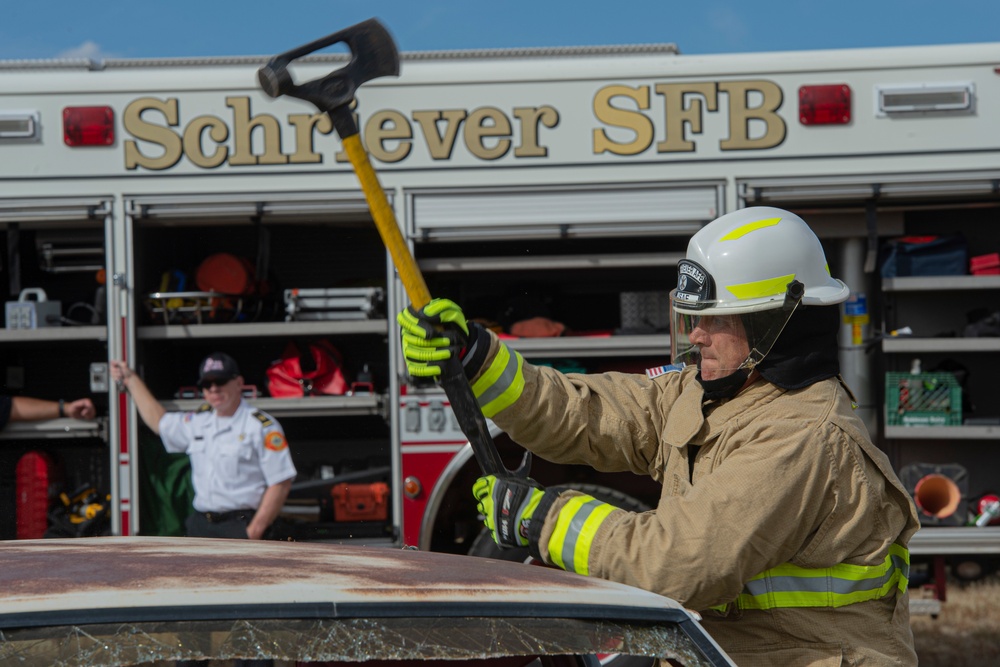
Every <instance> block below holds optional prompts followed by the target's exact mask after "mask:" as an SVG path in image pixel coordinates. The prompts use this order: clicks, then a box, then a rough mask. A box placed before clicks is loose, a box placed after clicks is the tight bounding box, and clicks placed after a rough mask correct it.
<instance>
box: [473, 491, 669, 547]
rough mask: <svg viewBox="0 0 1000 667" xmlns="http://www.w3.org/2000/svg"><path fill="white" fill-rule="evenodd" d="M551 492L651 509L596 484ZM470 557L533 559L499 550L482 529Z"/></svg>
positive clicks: (631, 508) (637, 509)
mask: <svg viewBox="0 0 1000 667" xmlns="http://www.w3.org/2000/svg"><path fill="white" fill-rule="evenodd" d="M549 488H550V489H552V490H553V491H567V490H569V489H573V490H574V491H579V492H580V493H586V494H587V495H588V496H593V497H594V498H597V499H598V500H601V501H603V502H606V503H609V504H611V505H614V506H615V507H619V508H621V509H623V510H628V511H629V512H648V511H649V510H650V509H652V508H651V507H650V506H649V505H647V504H646V503H644V502H642V501H641V500H639V499H638V498H633V497H632V496H630V495H628V494H625V493H622V492H621V491H616V490H615V489H612V488H609V487H606V486H599V485H597V484H572V483H570V484H559V485H556V486H552V487H549ZM469 555H470V556H478V557H480V558H493V559H496V560H509V561H514V562H518V563H527V562H531V561H533V560H534V559H533V558H532V557H531V556H530V555H529V554H528V549H527V548H525V549H501V548H500V547H498V546H497V543H496V542H494V541H493V536H492V535H491V534H490V531H489V530H487V529H486V528H483V529H482V530H481V531H480V533H479V535H477V536H476V539H475V540H473V542H472V546H471V547H469Z"/></svg>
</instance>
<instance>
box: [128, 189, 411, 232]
mask: <svg viewBox="0 0 1000 667" xmlns="http://www.w3.org/2000/svg"><path fill="white" fill-rule="evenodd" d="M389 201H390V203H391V201H392V197H391V194H390V195H389ZM129 212H130V213H131V215H132V217H133V218H134V219H136V220H141V221H143V222H148V223H157V222H159V223H162V224H168V225H181V224H185V223H187V224H198V223H199V221H202V220H211V221H212V224H220V223H222V222H224V221H226V220H230V221H232V222H235V223H245V222H248V221H251V220H255V219H259V220H262V221H267V222H296V221H299V222H332V221H336V222H348V221H357V222H367V221H368V220H369V219H370V216H369V212H368V204H367V202H366V201H365V198H364V196H363V195H362V193H361V192H331V193H294V192H290V193H266V192H261V193H244V194H213V195H171V196H137V197H134V198H131V200H130V202H129Z"/></svg>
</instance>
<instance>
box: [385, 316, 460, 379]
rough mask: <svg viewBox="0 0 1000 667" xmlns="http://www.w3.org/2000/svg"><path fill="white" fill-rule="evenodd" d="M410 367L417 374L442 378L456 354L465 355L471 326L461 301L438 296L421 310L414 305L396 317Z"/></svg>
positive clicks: (409, 369) (404, 356) (405, 358)
mask: <svg viewBox="0 0 1000 667" xmlns="http://www.w3.org/2000/svg"><path fill="white" fill-rule="evenodd" d="M396 321H397V322H399V327H400V335H401V340H402V344H403V359H404V360H405V361H406V369H407V370H408V371H409V372H410V375H412V376H413V377H438V376H439V375H441V368H442V366H443V365H444V363H445V362H446V361H447V360H448V359H450V358H451V357H452V355H461V353H462V350H463V349H464V348H465V345H466V343H467V341H468V339H469V325H468V324H467V323H466V321H465V315H464V314H463V313H462V309H461V308H459V306H458V304H456V303H455V302H454V301H450V300H448V299H434V300H433V301H431V302H430V303H428V304H427V305H426V306H424V307H423V308H421V309H420V310H419V311H415V310H413V307H412V306H410V307H408V308H406V309H405V310H403V311H401V312H400V313H399V315H397V316H396Z"/></svg>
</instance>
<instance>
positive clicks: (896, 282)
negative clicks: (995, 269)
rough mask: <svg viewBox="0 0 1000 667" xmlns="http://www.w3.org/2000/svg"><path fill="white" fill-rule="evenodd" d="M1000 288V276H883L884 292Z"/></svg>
mask: <svg viewBox="0 0 1000 667" xmlns="http://www.w3.org/2000/svg"><path fill="white" fill-rule="evenodd" d="M970 289H1000V276H907V277H904V278H883V279H882V291H883V292H940V291H952V290H970Z"/></svg>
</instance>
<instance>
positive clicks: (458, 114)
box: [413, 109, 465, 160]
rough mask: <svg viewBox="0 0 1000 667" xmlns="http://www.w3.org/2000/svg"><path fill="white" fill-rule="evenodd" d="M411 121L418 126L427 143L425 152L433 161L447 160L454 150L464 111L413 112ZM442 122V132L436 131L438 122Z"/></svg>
mask: <svg viewBox="0 0 1000 667" xmlns="http://www.w3.org/2000/svg"><path fill="white" fill-rule="evenodd" d="M413 120H415V121H417V124H418V125H420V131H421V132H422V133H423V135H424V141H425V142H427V151H428V152H429V153H430V154H431V158H432V159H434V160H447V159H449V158H451V152H452V151H453V150H455V138H456V137H457V136H458V128H459V126H460V125H461V124H462V121H463V120H465V110H464V109H444V110H443V111H414V112H413ZM440 120H443V121H444V132H443V133H441V132H440V131H439V129H438V121H440Z"/></svg>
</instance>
